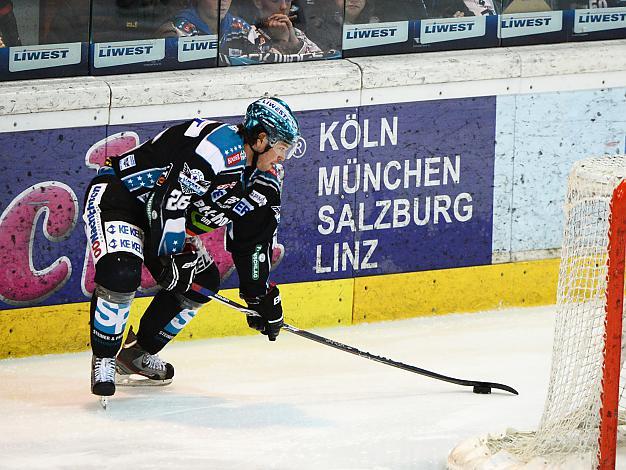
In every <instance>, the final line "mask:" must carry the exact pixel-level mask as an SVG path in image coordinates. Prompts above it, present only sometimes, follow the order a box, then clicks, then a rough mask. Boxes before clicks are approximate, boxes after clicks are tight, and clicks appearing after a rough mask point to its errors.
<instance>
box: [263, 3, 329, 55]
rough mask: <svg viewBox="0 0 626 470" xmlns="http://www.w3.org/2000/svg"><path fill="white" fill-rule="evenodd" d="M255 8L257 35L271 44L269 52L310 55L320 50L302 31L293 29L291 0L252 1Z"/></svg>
mask: <svg viewBox="0 0 626 470" xmlns="http://www.w3.org/2000/svg"><path fill="white" fill-rule="evenodd" d="M252 1H253V2H254V6H255V7H256V15H255V16H256V19H255V26H256V30H257V32H258V34H259V35H260V36H261V37H262V38H263V37H265V39H266V40H267V39H269V42H270V43H271V47H270V50H271V51H272V52H277V53H280V54H310V53H315V52H321V51H322V50H321V49H320V48H319V47H318V46H317V44H315V43H314V42H313V41H311V40H310V39H309V38H308V37H307V36H306V34H304V32H303V31H301V30H299V29H298V28H295V27H294V26H293V23H292V21H293V20H294V19H295V17H294V15H290V10H291V0H252Z"/></svg>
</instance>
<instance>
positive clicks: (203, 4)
mask: <svg viewBox="0 0 626 470" xmlns="http://www.w3.org/2000/svg"><path fill="white" fill-rule="evenodd" d="M231 1H232V0H222V1H221V2H220V1H219V0H192V1H191V6H190V8H187V9H184V10H182V11H179V12H178V13H176V14H175V15H174V17H173V18H172V19H171V20H168V21H166V22H165V23H164V24H163V25H161V27H160V28H159V30H158V31H157V36H159V37H184V36H198V35H203V34H217V29H218V23H220V26H221V30H222V35H223V34H224V33H226V30H227V29H228V28H229V27H230V25H231V24H232V23H233V21H234V20H235V17H234V16H233V15H232V14H230V13H229V11H228V10H229V9H230V4H231Z"/></svg>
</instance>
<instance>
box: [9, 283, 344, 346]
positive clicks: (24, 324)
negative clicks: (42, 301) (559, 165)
mask: <svg viewBox="0 0 626 470" xmlns="http://www.w3.org/2000/svg"><path fill="white" fill-rule="evenodd" d="M353 290H354V280H353V279H340V280H335V281H320V282H307V283H301V284H285V285H281V286H280V293H281V297H282V299H283V306H284V308H285V310H286V311H285V321H286V322H287V323H293V324H294V325H297V326H299V327H301V328H312V327H317V326H336V325H349V324H351V323H352V303H353V302H352V293H353ZM221 293H222V294H223V295H224V296H226V297H229V298H231V299H233V300H236V301H238V302H241V301H240V300H239V298H238V291H237V290H235V289H231V290H226V291H223V292H221ZM151 300H152V298H151V297H142V298H138V299H135V300H134V301H133V305H132V308H131V314H130V319H129V324H130V325H135V326H138V325H139V319H140V318H141V314H142V313H143V312H144V311H145V309H146V307H147V306H148V304H149V303H150V301H151ZM246 334H256V333H255V332H254V331H252V330H251V329H250V328H248V325H247V323H246V319H245V316H244V315H243V314H241V313H239V312H237V311H235V310H233V309H231V308H229V307H226V306H225V305H222V304H220V303H218V302H210V303H209V304H207V305H205V306H204V307H202V308H201V309H200V310H199V311H198V313H197V315H196V316H195V318H194V319H193V320H192V321H191V322H190V323H189V325H188V326H187V327H186V328H185V329H184V330H183V331H182V332H181V333H180V334H179V335H178V337H177V338H176V340H188V339H192V338H194V339H195V338H210V337H220V336H231V335H246ZM87 349H89V302H81V303H76V304H67V305H52V306H45V307H31V308H21V309H14V310H3V311H0V358H7V357H22V356H32V355H39V354H52V353H66V352H77V351H85V350H87Z"/></svg>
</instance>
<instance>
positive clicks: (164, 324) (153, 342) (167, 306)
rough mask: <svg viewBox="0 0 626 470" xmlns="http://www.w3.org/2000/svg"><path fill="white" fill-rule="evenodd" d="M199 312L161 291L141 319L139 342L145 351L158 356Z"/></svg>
mask: <svg viewBox="0 0 626 470" xmlns="http://www.w3.org/2000/svg"><path fill="white" fill-rule="evenodd" d="M196 312H197V310H191V309H187V308H183V307H181V305H180V301H179V300H178V298H177V297H176V295H175V294H174V293H172V292H170V291H166V290H162V291H159V292H158V293H157V294H156V295H155V296H154V299H152V302H150V305H148V308H147V309H146V312H145V313H144V314H143V317H141V322H140V324H139V331H137V342H138V343H139V346H141V348H142V349H143V350H144V351H147V352H148V353H150V354H156V353H158V352H159V351H160V350H161V349H163V348H164V347H165V345H166V344H167V343H169V342H170V341H171V340H172V339H174V337H175V336H176V335H177V334H178V333H180V331H181V330H182V329H183V328H184V327H185V326H186V325H187V323H189V322H190V321H191V319H192V318H193V317H194V316H195V314H196Z"/></svg>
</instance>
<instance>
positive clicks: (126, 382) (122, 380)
mask: <svg viewBox="0 0 626 470" xmlns="http://www.w3.org/2000/svg"><path fill="white" fill-rule="evenodd" d="M171 383H172V379H167V380H153V379H149V378H148V377H144V376H143V375H139V374H129V375H124V374H119V373H118V374H117V375H116V377H115V385H117V386H120V387H164V386H165V385H169V384H171Z"/></svg>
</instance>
